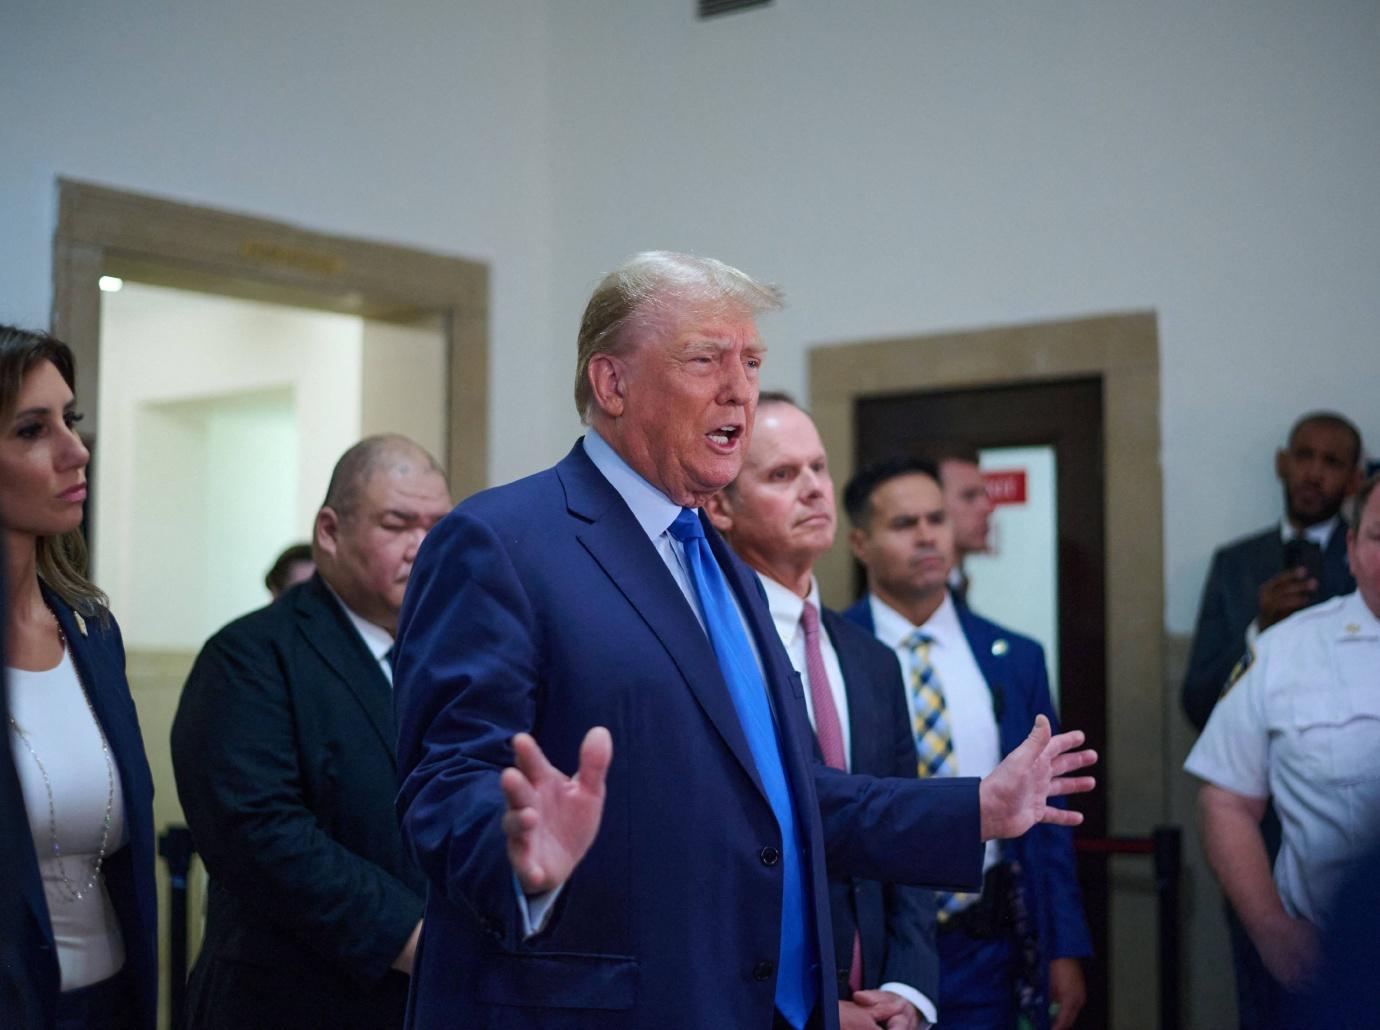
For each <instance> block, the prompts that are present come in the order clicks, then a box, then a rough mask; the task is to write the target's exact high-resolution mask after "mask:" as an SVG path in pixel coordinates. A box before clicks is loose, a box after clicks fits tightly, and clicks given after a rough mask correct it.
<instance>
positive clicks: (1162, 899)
mask: <svg viewBox="0 0 1380 1030" xmlns="http://www.w3.org/2000/svg"><path fill="white" fill-rule="evenodd" d="M1152 839H1153V840H1154V842H1155V893H1156V895H1157V896H1158V899H1159V908H1160V912H1159V924H1160V925H1159V938H1160V940H1159V946H1160V947H1159V951H1160V1027H1161V1030H1179V879H1180V873H1181V864H1182V858H1183V856H1182V852H1183V833H1182V831H1181V830H1180V829H1179V828H1178V827H1177V826H1157V827H1155V831H1154V834H1153V835H1152Z"/></svg>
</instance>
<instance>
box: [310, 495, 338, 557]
mask: <svg viewBox="0 0 1380 1030" xmlns="http://www.w3.org/2000/svg"><path fill="white" fill-rule="evenodd" d="M312 532H313V534H314V535H315V537H316V546H317V547H318V548H319V549H320V551H321V553H322V554H326V555H329V556H330V557H332V558H334V557H335V552H336V548H337V547H338V546H339V543H340V516H339V515H337V514H336V512H335V509H334V508H331V507H323V508H322V509H321V510H320V511H318V512H317V513H316V524H315V526H314V527H313V529H312Z"/></svg>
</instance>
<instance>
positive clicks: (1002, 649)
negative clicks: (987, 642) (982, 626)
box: [992, 637, 1011, 658]
mask: <svg viewBox="0 0 1380 1030" xmlns="http://www.w3.org/2000/svg"><path fill="white" fill-rule="evenodd" d="M1009 650H1011V645H1010V644H1008V643H1007V642H1006V638H1005V637H998V638H997V639H996V640H994V641H992V653H993V654H994V655H996V656H997V657H998V658H1000V657H1001V656H1002V655H1004V654H1006V652H1007V651H1009Z"/></svg>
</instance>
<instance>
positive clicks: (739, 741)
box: [396, 444, 981, 1030]
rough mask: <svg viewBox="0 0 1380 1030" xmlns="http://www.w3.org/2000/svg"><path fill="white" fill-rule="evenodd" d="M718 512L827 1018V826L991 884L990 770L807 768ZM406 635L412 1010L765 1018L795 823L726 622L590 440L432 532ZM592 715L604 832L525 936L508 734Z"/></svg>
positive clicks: (896, 863) (767, 635)
mask: <svg viewBox="0 0 1380 1030" xmlns="http://www.w3.org/2000/svg"><path fill="white" fill-rule="evenodd" d="M704 525H705V535H706V537H707V539H708V541H709V546H710V547H711V548H712V550H713V552H714V554H715V556H716V557H717V559H718V561H719V563H720V565H721V567H722V568H723V570H724V573H725V576H726V578H727V580H728V582H729V585H730V588H731V589H732V590H733V591H734V592H735V594H736V596H737V598H738V601H739V603H740V604H741V606H742V609H743V612H744V614H745V617H746V620H747V625H748V629H749V631H750V632H751V633H752V635H753V638H754V640H755V642H756V645H757V648H758V650H759V652H760V654H761V658H762V662H763V664H764V667H765V672H766V677H765V678H766V683H767V687H768V691H769V695H770V699H771V702H772V705H773V707H774V710H775V715H776V719H777V727H778V735H779V740H780V748H781V756H782V762H783V765H784V766H785V772H786V776H787V780H788V782H789V784H790V788H791V794H792V801H793V803H794V806H795V810H796V813H797V816H798V823H799V825H800V827H801V836H802V841H801V848H802V855H803V861H804V865H805V868H804V870H803V873H804V876H805V885H806V889H807V891H808V901H809V905H810V919H811V922H812V923H813V930H814V939H813V943H814V947H815V949H816V952H817V954H818V956H819V959H820V969H819V973H818V981H817V985H818V988H819V997H820V999H821V1000H822V1001H824V1002H826V1004H822V1005H821V1006H820V1008H821V1014H822V1017H823V1019H824V1025H826V1026H827V1027H830V1028H833V1027H836V1026H837V1019H838V1015H837V1006H836V1005H834V1004H831V1003H830V1002H832V1000H833V998H834V997H835V996H836V986H835V981H834V975H833V970H834V969H835V965H834V956H833V945H832V934H831V933H830V931H829V917H828V904H829V899H828V886H827V883H826V880H825V861H826V842H827V857H828V862H829V864H830V866H831V867H832V868H835V869H837V870H839V872H840V873H841V874H846V875H861V876H866V877H869V878H871V879H878V880H887V881H900V882H907V881H910V882H914V881H922V882H923V881H929V882H930V883H931V884H932V885H933V886H943V885H944V884H945V883H955V884H958V883H963V884H968V885H972V884H973V883H975V882H976V881H977V880H978V878H979V876H980V869H979V866H980V858H981V855H980V852H981V848H980V847H979V843H978V836H979V815H978V807H977V798H976V788H977V781H975V780H971V779H970V780H966V781H963V782H961V783H955V784H953V785H952V788H951V789H941V790H929V789H926V788H925V786H924V785H921V784H919V783H917V781H914V780H874V779H871V778H868V777H859V776H849V775H846V774H843V773H840V772H838V771H837V770H830V769H825V768H824V767H823V766H820V765H818V764H817V763H815V762H813V761H812V759H811V753H812V750H813V733H812V731H811V729H810V725H809V720H808V717H807V715H806V711H805V705H804V695H803V692H802V686H801V681H800V677H799V676H797V675H796V674H795V672H794V671H793V670H792V669H791V668H790V663H789V661H788V659H787V657H786V654H785V651H784V649H783V648H782V647H781V642H780V640H779V638H777V636H776V630H775V629H774V628H773V626H772V625H771V621H770V616H769V615H768V613H767V610H766V605H765V603H764V601H763V599H762V596H761V592H760V589H761V588H760V586H759V585H758V584H757V582H756V580H755V577H754V575H753V573H752V572H751V571H750V570H748V569H747V567H746V566H744V565H743V564H742V563H740V562H739V561H738V560H737V559H736V558H734V557H733V556H732V555H731V554H730V552H729V551H728V549H727V547H726V546H725V545H724V543H723V541H722V540H721V539H720V538H719V536H718V534H717V533H715V532H714V530H713V528H712V527H711V526H710V525H709V524H708V522H707V521H705V522H704ZM399 648H400V654H399V659H398V664H397V680H396V683H397V691H396V703H397V706H398V713H399V745H398V758H399V767H400V771H401V773H402V777H403V780H402V789H401V791H400V793H399V797H398V805H399V812H400V813H401V816H402V819H403V827H404V832H405V833H406V835H407V837H408V839H409V841H410V842H411V844H412V846H413V848H415V850H416V852H417V854H418V857H419V859H420V861H421V863H422V867H423V869H424V870H425V871H426V874H427V878H428V880H429V883H430V890H429V892H428V895H427V914H426V922H425V924H424V927H423V931H422V941H421V947H420V953H419V956H418V972H417V976H416V978H415V980H414V982H413V994H412V1000H411V1005H410V1008H409V1020H410V1023H411V1025H413V1026H416V1027H427V1028H430V1027H451V1026H454V1025H456V1021H457V1013H463V1014H464V1015H463V1018H464V1022H465V1025H466V1026H469V1027H541V1028H543V1030H563V1028H571V1027H581V1028H591V1030H592V1028H599V1030H619V1028H643V1027H652V1026H656V1027H668V1028H675V1027H697V1028H707V1027H738V1026H744V1027H748V1026H751V1027H766V1026H770V1025H771V1020H772V1011H773V1008H774V1003H773V997H774V994H775V962H776V959H777V954H778V943H779V935H780V926H781V890H782V878H781V863H780V858H779V854H780V853H779V848H780V846H781V838H780V831H779V829H778V826H777V823H776V820H775V818H774V816H773V815H772V811H771V808H770V806H769V805H768V803H767V799H766V796H765V794H764V792H763V790H762V787H761V785H760V780H759V778H758V776H757V771H756V767H755V765H754V764H753V761H752V757H751V753H750V751H749V750H748V745H747V741H746V738H745V735H744V733H743V730H742V728H741V726H740V724H739V721H738V717H737V714H736V711H735V709H734V706H733V701H732V699H731V697H730V695H729V692H728V688H727V687H726V685H725V684H724V681H723V677H722V675H721V674H720V671H719V665H718V662H717V660H716V659H715V656H714V652H713V649H712V647H711V645H710V643H709V640H708V638H707V637H706V636H705V633H704V631H703V630H702V629H701V627H700V624H699V622H698V621H697V620H696V618H695V615H694V613H693V611H692V609H691V607H690V606H689V605H688V604H687V603H686V599H685V597H684V595H683V594H682V593H681V591H680V589H679V588H678V586H677V585H676V582H675V579H674V578H673V577H672V576H671V574H670V572H669V571H668V570H667V568H666V566H665V565H664V564H663V562H662V560H661V558H660V557H659V556H658V554H657V552H656V549H655V547H654V546H653V545H652V543H651V542H650V541H649V540H648V539H647V536H646V534H645V533H644V532H643V531H642V529H641V527H640V526H639V525H638V524H637V521H636V520H635V519H634V518H633V515H632V513H631V511H629V509H628V506H627V505H626V504H625V503H624V502H623V500H622V498H621V497H619V495H618V493H617V492H616V491H615V490H614V489H613V487H612V486H611V485H610V484H609V483H608V481H607V480H606V479H605V478H604V477H603V475H601V474H600V473H599V471H598V470H597V469H596V468H595V467H594V465H593V463H592V462H591V461H590V460H589V458H588V457H587V456H586V455H585V452H584V448H583V446H582V445H581V444H577V445H576V446H575V448H574V450H573V451H572V452H571V453H570V455H569V456H568V457H566V458H565V460H563V461H562V462H561V463H560V464H559V465H557V466H556V467H555V468H553V469H548V470H547V471H545V472H541V473H539V474H537V475H535V476H532V477H530V478H528V479H525V480H521V481H519V482H517V483H512V484H510V485H508V486H505V487H500V488H498V489H496V490H489V491H486V492H484V493H481V494H478V495H476V496H474V497H471V498H470V499H469V500H467V501H465V502H464V503H463V504H461V505H460V506H459V507H458V508H457V509H456V510H455V511H454V512H452V513H451V514H450V515H448V516H447V517H446V518H445V519H443V520H442V521H441V522H440V523H439V524H438V525H437V526H436V528H435V529H433V530H432V531H431V532H430V533H429V534H428V535H427V538H426V540H425V542H424V543H423V544H422V547H421V550H420V553H419V554H418V556H417V562H416V565H415V567H414V569H413V572H412V579H411V581H410V583H409V585H408V591H407V599H406V601H405V603H404V605H403V614H402V620H401V623H400V626H399ZM594 725H603V726H607V727H608V728H609V729H610V731H611V732H612V735H613V748H614V753H613V764H612V766H611V768H610V770H609V775H608V784H607V798H606V802H605V805H604V810H603V817H602V822H601V823H600V827H599V832H598V835H597V837H596V838H595V841H594V843H593V845H592V847H591V848H590V850H589V852H588V853H587V854H586V855H585V857H584V859H583V861H582V862H581V863H580V864H579V866H578V867H577V868H576V869H575V872H574V874H573V875H572V877H571V878H570V880H569V881H567V883H566V884H565V886H564V889H563V891H562V892H561V894H560V897H559V900H558V902H557V903H556V908H555V911H554V913H553V914H552V916H551V919H550V922H549V923H548V925H547V926H546V927H545V928H544V930H543V931H542V932H541V933H539V934H537V935H535V936H533V937H531V938H526V939H524V934H523V927H522V925H521V919H520V910H519V905H518V894H517V890H516V886H515V883H516V882H515V879H514V876H513V872H512V868H511V865H510V864H509V861H508V858H507V854H506V849H505V839H504V834H503V830H502V826H501V821H502V817H503V813H504V802H503V797H502V794H501V792H500V790H499V786H498V780H499V774H500V772H501V771H502V770H503V768H504V767H505V766H508V765H510V764H511V763H512V761H513V755H512V749H511V746H510V744H509V742H510V740H511V739H512V736H513V734H514V733H516V732H518V731H520V730H530V731H531V732H532V733H533V734H534V735H535V736H536V738H537V740H538V742H539V743H540V744H541V747H542V748H543V750H544V751H545V752H546V754H547V756H548V757H549V758H550V759H551V761H552V762H553V763H554V764H555V765H556V766H558V767H559V768H561V769H564V770H567V771H570V770H573V769H575V768H576V766H577V764H578V749H579V746H580V742H581V741H582V739H583V738H584V735H585V733H586V731H587V730H588V729H589V728H590V727H591V726H594Z"/></svg>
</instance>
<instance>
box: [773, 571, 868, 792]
mask: <svg viewBox="0 0 1380 1030" xmlns="http://www.w3.org/2000/svg"><path fill="white" fill-rule="evenodd" d="M757 578H758V579H760V580H761V581H762V588H763V589H764V590H766V592H767V607H768V608H770V609H771V621H772V623H773V624H774V625H775V626H776V633H777V636H779V637H780V638H781V643H782V644H784V645H785V647H786V655H787V657H789V658H790V660H791V665H792V666H793V667H794V668H795V671H796V672H798V673H800V678H801V680H802V681H804V683H805V708H806V710H807V711H808V712H809V713H810V725H811V726H814V725H815V699H814V684H813V683H812V682H810V673H809V671H808V669H807V668H806V661H805V627H804V626H803V625H802V624H801V621H800V616H801V613H802V612H804V611H805V601H806V600H807V599H806V598H803V597H798V596H797V595H796V593H795V591H794V590H791V589H789V588H788V587H784V586H782V585H781V584H780V583H778V582H776V580H774V579H772V578H771V577H770V576H764V575H762V574H761V573H760V572H759V573H758V574H757ZM808 600H809V601H810V603H811V604H813V605H814V606H815V608H816V609H818V608H819V607H820V603H819V583H818V582H817V581H816V580H815V578H814V577H813V576H811V577H810V596H809V598H808ZM819 651H820V655H821V656H822V657H823V658H824V674H825V675H826V676H828V677H829V693H830V694H831V695H832V696H833V698H834V711H835V712H837V713H838V717H839V729H840V730H842V731H843V760H844V763H845V768H846V769H852V767H853V730H852V727H851V726H850V724H849V723H850V720H849V718H848V691H847V689H846V688H845V687H844V683H843V666H841V665H840V664H839V656H838V652H836V651H835V650H834V643H833V641H832V640H830V639H829V634H828V632H827V631H826V630H825V629H824V623H823V621H822V613H821V622H820V627H819Z"/></svg>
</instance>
